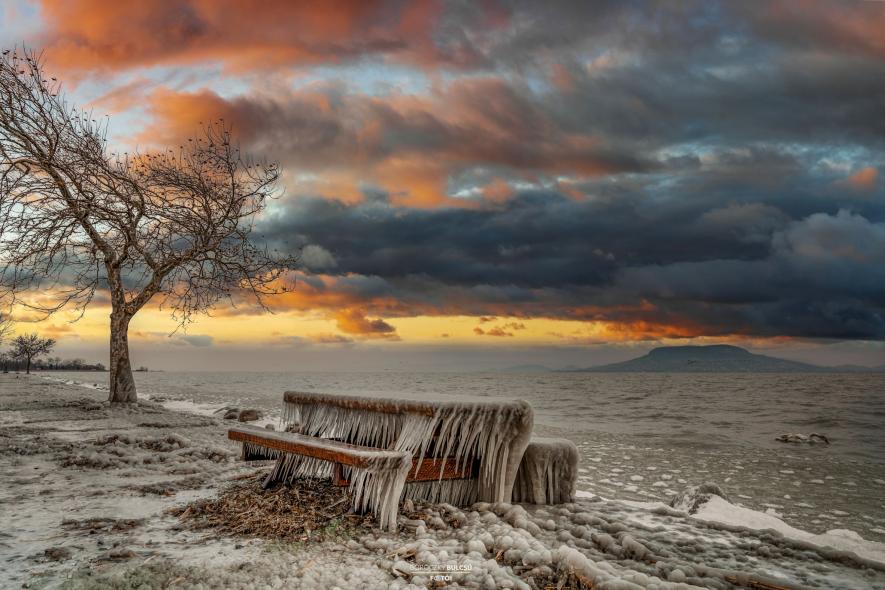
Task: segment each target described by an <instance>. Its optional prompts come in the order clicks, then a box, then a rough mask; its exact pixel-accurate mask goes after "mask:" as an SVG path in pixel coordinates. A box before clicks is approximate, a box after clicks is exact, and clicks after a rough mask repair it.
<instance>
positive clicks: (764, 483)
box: [47, 372, 885, 541]
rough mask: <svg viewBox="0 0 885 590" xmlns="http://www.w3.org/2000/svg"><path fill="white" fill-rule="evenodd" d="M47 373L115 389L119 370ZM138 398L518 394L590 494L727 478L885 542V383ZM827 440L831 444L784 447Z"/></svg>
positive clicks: (264, 389)
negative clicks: (801, 437) (560, 442)
mask: <svg viewBox="0 0 885 590" xmlns="http://www.w3.org/2000/svg"><path fill="white" fill-rule="evenodd" d="M47 376H52V377H61V378H67V379H72V380H75V381H80V382H86V383H93V382H98V383H99V384H100V385H104V380H106V378H107V375H106V374H104V375H102V374H94V373H64V372H59V373H49V374H47ZM135 378H136V381H137V383H138V387H139V393H140V394H141V395H142V396H144V395H146V394H149V395H153V396H158V395H162V396H164V397H167V398H174V399H178V400H184V401H190V402H193V403H195V404H197V405H198V406H200V407H202V408H203V409H213V408H215V407H220V406H224V405H236V406H239V407H243V408H245V407H253V408H259V409H261V410H263V411H264V412H265V413H267V414H270V415H271V416H279V412H280V408H281V398H282V393H283V392H284V391H286V390H290V389H291V390H301V391H320V392H329V393H354V394H356V393H358V394H365V395H380V396H403V395H407V396H410V397H418V398H423V399H445V398H446V397H447V396H451V395H458V396H463V395H469V396H477V397H490V398H494V397H504V398H519V399H525V400H527V401H529V402H530V403H531V404H532V406H533V407H534V409H535V432H537V433H538V434H539V435H544V436H561V437H566V438H569V439H571V440H573V441H574V442H575V443H576V444H577V445H578V447H579V449H580V450H581V453H582V458H581V475H580V480H579V483H578V488H579V489H580V490H583V491H586V492H592V493H596V494H599V495H601V496H604V497H607V498H619V499H631V500H643V501H649V500H662V501H668V500H669V499H670V497H671V496H673V495H674V494H676V493H678V492H679V491H681V490H683V489H684V488H685V487H687V486H689V485H694V484H699V483H704V482H714V483H716V484H718V485H720V486H721V487H722V489H723V490H724V491H725V492H726V493H727V494H728V495H729V497H730V499H731V500H732V501H733V502H735V503H739V504H743V505H745V506H747V507H749V508H753V509H756V510H762V511H768V512H770V513H774V514H776V515H778V516H780V517H781V518H783V519H784V520H785V521H786V522H788V523H789V524H792V525H794V526H797V527H799V528H802V529H805V530H808V531H812V532H815V533H819V532H824V531H826V530H831V529H851V530H853V531H856V532H858V533H860V534H861V535H862V536H863V537H865V538H867V539H871V540H879V541H883V540H885V428H883V427H885V374H796V373H790V374H745V373H740V374H722V373H718V374H696V373H679V374H667V373H664V374H649V373H538V374H499V373H487V374H482V373H470V374H456V373H347V372H342V373H241V372H231V373H183V372H170V373H166V372H157V373H136V377H135ZM792 432H796V433H805V434H807V433H811V432H817V433H821V434H824V435H826V436H827V437H829V438H830V440H831V442H832V444H831V445H829V446H826V445H795V444H784V443H779V442H776V441H775V438H776V437H777V436H778V435H780V434H784V433H792Z"/></svg>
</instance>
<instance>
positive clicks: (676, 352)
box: [578, 344, 877, 373]
mask: <svg viewBox="0 0 885 590" xmlns="http://www.w3.org/2000/svg"><path fill="white" fill-rule="evenodd" d="M578 370H579V371H591V372H646V373H834V372H843V371H844V372H860V371H869V372H875V371H876V370H877V369H874V368H863V367H851V368H850V369H849V368H847V367H845V368H842V367H821V366H819V365H810V364H808V363H800V362H797V361H788V360H786V359H780V358H776V357H773V356H766V355H763V354H753V353H751V352H750V351H748V350H746V349H743V348H740V347H739V346H729V345H726V344H715V345H711V346H665V347H661V348H655V349H654V350H651V351H650V352H649V353H648V354H646V355H645V356H641V357H639V358H635V359H633V360H629V361H624V362H621V363H612V364H610V365H602V366H599V367H588V368H586V369H578Z"/></svg>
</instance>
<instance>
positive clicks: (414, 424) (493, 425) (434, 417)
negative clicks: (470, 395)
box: [283, 391, 533, 505]
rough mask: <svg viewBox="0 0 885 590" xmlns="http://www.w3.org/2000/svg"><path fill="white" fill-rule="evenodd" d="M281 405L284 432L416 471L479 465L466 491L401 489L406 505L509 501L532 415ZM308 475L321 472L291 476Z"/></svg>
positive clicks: (490, 407)
mask: <svg viewBox="0 0 885 590" xmlns="http://www.w3.org/2000/svg"><path fill="white" fill-rule="evenodd" d="M284 400H285V403H284V410H283V421H284V423H285V424H286V426H287V428H288V427H294V428H297V430H298V432H300V433H302V434H306V435H309V436H316V437H321V438H328V439H334V440H340V441H343V442H347V443H350V444H356V445H367V446H372V447H378V448H388V449H394V450H397V451H405V452H407V453H408V454H409V455H410V456H413V457H416V458H417V459H418V461H417V464H416V470H417V469H420V467H421V462H422V461H423V459H424V458H425V457H455V458H456V462H457V465H456V468H457V467H459V466H461V465H464V464H467V462H468V461H473V460H478V461H479V474H478V477H477V479H476V480H475V481H474V482H473V483H468V482H469V481H470V480H466V481H464V480H462V481H464V483H449V482H450V481H452V480H446V481H442V480H440V481H438V482H416V483H409V484H407V485H406V486H405V497H406V498H412V499H418V500H431V499H432V500H434V501H449V502H453V503H454V502H456V503H457V504H459V505H465V504H467V503H470V502H472V501H474V500H482V501H491V502H503V501H509V500H510V497H511V492H512V489H513V483H514V480H515V478H516V471H517V468H518V467H519V461H520V459H521V458H522V455H523V451H524V450H525V447H526V445H527V444H528V441H529V437H530V436H531V430H532V423H533V412H532V408H531V406H529V404H528V403H526V402H524V401H516V402H484V401H467V402H460V401H458V402H433V403H430V402H418V401H411V400H399V399H383V398H373V397H355V396H339V395H330V394H318V393H299V392H291V391H290V392H287V393H286V394H285V397H284ZM287 461H291V462H294V463H300V462H301V461H302V460H301V459H298V458H293V459H288V458H287ZM312 468H315V469H317V471H316V472H315V475H320V474H321V473H325V471H320V470H324V469H326V468H325V467H320V466H317V465H309V466H306V467H304V468H301V469H299V471H298V472H299V473H304V474H306V475H307V474H310V472H311V469H312ZM440 476H442V467H441V469H440ZM352 485H353V482H352Z"/></svg>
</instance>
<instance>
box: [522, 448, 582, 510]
mask: <svg viewBox="0 0 885 590" xmlns="http://www.w3.org/2000/svg"><path fill="white" fill-rule="evenodd" d="M577 480H578V447H577V446H575V443H573V442H572V441H570V440H567V439H562V438H537V437H536V438H532V440H531V442H529V444H528V446H527V447H526V449H525V453H524V454H523V456H522V461H521V462H520V464H519V470H518V471H517V472H516V482H515V483H514V485H513V501H514V502H524V503H529V504H563V503H565V502H574V500H575V486H576V484H577Z"/></svg>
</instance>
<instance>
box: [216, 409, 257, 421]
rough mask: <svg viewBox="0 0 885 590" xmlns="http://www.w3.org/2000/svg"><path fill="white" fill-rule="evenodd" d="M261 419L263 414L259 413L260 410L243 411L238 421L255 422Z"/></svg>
mask: <svg viewBox="0 0 885 590" xmlns="http://www.w3.org/2000/svg"><path fill="white" fill-rule="evenodd" d="M225 415H226V414H225ZM260 418H261V412H259V411H258V410H242V411H240V415H239V416H237V420H239V421H240V422H253V421H255V420H259V419H260Z"/></svg>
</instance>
